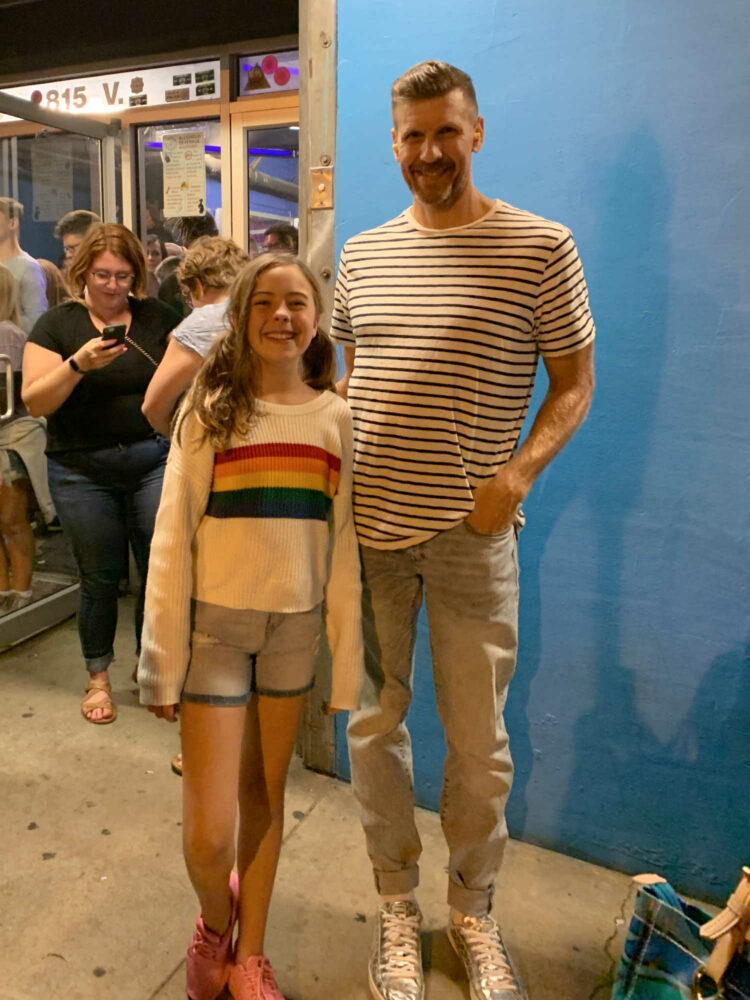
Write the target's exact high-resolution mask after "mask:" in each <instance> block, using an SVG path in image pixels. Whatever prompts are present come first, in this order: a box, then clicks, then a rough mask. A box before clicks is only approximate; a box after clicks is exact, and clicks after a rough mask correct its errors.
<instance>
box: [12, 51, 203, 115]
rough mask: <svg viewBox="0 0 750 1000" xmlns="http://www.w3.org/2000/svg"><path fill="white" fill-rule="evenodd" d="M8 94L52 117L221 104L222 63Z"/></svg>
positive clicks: (146, 71) (33, 85) (84, 80)
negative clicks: (62, 113) (45, 110)
mask: <svg viewBox="0 0 750 1000" xmlns="http://www.w3.org/2000/svg"><path fill="white" fill-rule="evenodd" d="M2 90H3V93H6V94H13V96H14V97H21V98H23V100H25V101H31V102H32V103H33V104H38V105H39V106H40V107H42V108H48V109H49V110H51V111H67V112H69V113H70V114H74V115H75V114H78V115H102V114H109V115H119V114H122V112H123V111H129V110H130V109H131V108H140V107H145V106H148V107H151V106H153V105H159V104H178V103H182V102H183V101H209V100H216V99H217V98H218V96H219V60H218V59H211V60H207V61H206V62H201V63H190V64H188V65H185V66H160V67H158V68H157V69H143V70H129V71H128V72H125V73H107V74H106V75H104V76H84V77H79V78H78V79H75V80H61V81H58V82H56V83H29V84H24V86H22V87H3V88H2ZM16 120H17V119H14V118H11V117H10V115H0V122H9V121H16Z"/></svg>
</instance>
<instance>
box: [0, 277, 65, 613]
mask: <svg viewBox="0 0 750 1000" xmlns="http://www.w3.org/2000/svg"><path fill="white" fill-rule="evenodd" d="M25 344H26V334H25V333H24V332H23V330H22V329H21V328H20V326H19V325H18V308H17V305H16V282H15V279H14V278H13V275H12V274H11V273H10V271H9V270H8V269H7V267H3V265H2V264H0V354H3V355H5V356H6V357H7V358H9V359H10V363H11V367H12V370H13V400H12V403H13V405H12V414H11V416H10V418H9V419H7V420H5V421H3V423H1V424H0V615H3V614H8V613H9V612H11V611H18V610H20V609H21V608H23V607H25V606H26V605H27V604H30V603H31V601H32V598H33V594H32V573H33V569H34V551H35V541H34V532H33V530H32V527H31V523H30V521H29V490H30V488H32V489H33V490H34V492H35V494H36V497H37V501H38V503H39V508H40V510H41V512H42V516H43V517H44V519H45V521H47V522H50V521H52V519H53V518H54V516H55V508H54V506H53V504H52V498H51V497H50V493H49V487H48V486H47V459H46V458H45V456H44V446H45V444H46V441H47V435H46V431H45V424H44V421H43V420H35V419H34V418H33V417H30V416H29V414H28V413H27V412H26V407H25V406H24V405H23V402H22V401H21V393H20V389H21V378H20V376H21V361H22V358H23V349H24V345H25ZM7 403H8V399H7V398H6V392H5V379H3V380H2V384H0V407H1V408H2V410H5V409H6V406H7Z"/></svg>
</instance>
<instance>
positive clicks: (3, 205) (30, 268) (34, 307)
mask: <svg viewBox="0 0 750 1000" xmlns="http://www.w3.org/2000/svg"><path fill="white" fill-rule="evenodd" d="M22 220H23V205H22V204H21V203H20V202H19V201H16V200H15V199H14V198H0V263H2V264H5V266H6V267H7V268H8V270H9V271H10V273H11V274H12V275H13V277H14V278H15V279H16V288H17V294H18V312H19V315H20V318H21V328H22V329H23V330H24V332H25V333H31V329H32V327H33V326H34V323H36V321H37V320H38V319H39V317H40V316H41V315H42V313H45V312H46V311H47V282H46V280H45V277H44V271H43V270H42V268H41V266H40V265H39V264H38V263H37V262H36V261H35V260H34V258H33V257H32V256H31V254H28V253H26V251H25V250H22V249H21V245H20V243H19V239H18V238H19V234H20V232H21V222H22Z"/></svg>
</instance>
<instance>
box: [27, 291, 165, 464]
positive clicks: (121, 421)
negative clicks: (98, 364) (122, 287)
mask: <svg viewBox="0 0 750 1000" xmlns="http://www.w3.org/2000/svg"><path fill="white" fill-rule="evenodd" d="M129 302H130V311H131V314H132V321H131V324H130V329H129V330H128V337H129V338H130V340H133V341H135V343H136V344H138V345H139V346H140V347H142V348H143V349H144V350H145V351H146V352H147V353H148V354H150V355H151V357H152V358H153V360H154V362H155V363H156V364H158V363H159V362H160V361H161V359H162V357H163V356H164V351H165V350H166V346H167V337H168V335H169V331H170V330H172V329H173V328H174V327H175V326H176V325H177V324H178V323H179V322H180V316H179V315H178V314H177V313H176V312H175V311H174V310H173V309H170V308H169V306H166V305H164V303H163V302H158V301H157V300H156V299H133V298H131V299H130V300H129ZM98 335H99V331H98V330H97V329H96V327H95V326H94V324H93V323H92V322H91V319H90V318H89V313H88V310H87V309H86V307H85V306H82V305H81V304H80V303H78V302H64V303H63V304H62V305H61V306H55V308H54V309H50V310H49V312H46V313H45V314H44V315H43V316H40V317H39V319H38V320H37V321H36V323H35V324H34V329H33V330H32V331H31V333H30V334H29V343H31V344H38V345H39V346H40V347H44V348H46V349H47V350H48V351H55V353H57V354H59V355H60V357H62V358H65V359H67V358H69V357H70V356H71V354H75V352H76V351H77V350H78V348H79V347H82V346H83V345H84V344H85V343H87V341H89V340H91V338H92V337H96V336H98ZM126 346H127V348H128V349H127V351H126V352H125V353H124V354H123V355H122V356H121V357H119V358H115V360H114V361H113V362H112V363H111V364H110V365H107V367H106V368H100V369H99V370H98V371H90V372H86V374H85V375H84V376H83V378H82V379H81V381H80V382H79V383H78V385H77V386H76V387H75V389H74V390H73V392H71V394H70V396H68V398H67V399H66V400H65V402H64V403H63V404H62V406H61V407H60V408H59V409H57V410H55V412H54V413H50V414H49V415H48V416H47V454H48V455H53V454H55V453H58V452H63V451H79V450H81V449H94V448H109V447H112V446H113V445H117V444H132V443H133V442H134V441H143V440H144V439H145V438H149V437H152V436H153V434H154V432H153V430H152V428H151V426H150V424H149V423H148V421H147V420H146V418H145V417H144V416H143V414H142V413H141V406H142V405H143V397H144V395H145V392H146V386H147V385H148V383H149V382H150V381H151V378H152V376H153V374H154V371H155V370H156V369H155V367H154V364H152V362H151V361H149V359H148V358H147V357H145V356H144V355H143V354H142V353H141V352H140V351H139V350H138V349H137V348H136V347H133V345H132V344H127V345H126Z"/></svg>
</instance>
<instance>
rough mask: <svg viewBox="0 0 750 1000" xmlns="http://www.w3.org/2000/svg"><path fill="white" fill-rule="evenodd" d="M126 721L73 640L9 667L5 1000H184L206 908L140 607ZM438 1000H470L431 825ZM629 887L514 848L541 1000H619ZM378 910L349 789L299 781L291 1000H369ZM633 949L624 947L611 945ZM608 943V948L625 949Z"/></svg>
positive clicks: (120, 672) (288, 867)
mask: <svg viewBox="0 0 750 1000" xmlns="http://www.w3.org/2000/svg"><path fill="white" fill-rule="evenodd" d="M122 618H123V620H124V621H123V624H122V626H121V628H120V630H119V634H118V644H117V654H118V659H117V662H116V663H115V665H114V666H113V668H112V677H113V688H114V691H115V700H116V703H117V706H118V713H119V714H118V719H117V721H116V722H115V723H114V724H113V725H110V726H93V725H90V724H87V723H86V722H85V721H84V719H83V718H82V716H81V714H80V708H79V706H80V700H81V697H82V695H83V687H84V682H85V674H84V670H83V665H82V661H81V659H80V655H79V650H78V638H77V634H76V630H75V625H74V622H72V621H70V622H66V623H64V624H63V625H60V626H58V627H57V628H56V629H54V630H52V631H50V632H48V633H46V634H45V635H42V636H40V637H38V638H36V639H33V640H30V641H29V642H26V643H24V644H23V645H21V646H19V647H16V648H15V649H13V650H10V651H9V652H7V653H5V654H3V656H2V657H1V658H0V679H1V683H2V691H3V698H2V712H1V718H2V727H1V728H0V752H2V760H3V767H2V778H1V779H0V801H1V802H2V811H1V812H0V836H1V837H2V845H3V850H2V861H0V868H1V869H2V878H1V879H0V913H1V914H2V917H1V918H0V970H2V971H0V1000H99V998H102V1000H103V998H105V997H106V998H107V1000H157V998H158V1000H178V998H179V1000H184V997H185V985H184V984H185V972H184V954H185V948H186V947H187V944H188V941H189V939H190V935H191V933H192V928H193V924H194V921H195V916H196V910H197V907H196V902H195V898H194V895H193V892H192V889H191V887H190V885H189V882H188V879H187V875H186V873H185V869H184V866H183V862H182V855H181V847H180V779H179V778H177V777H175V776H174V775H173V774H172V773H171V771H170V768H169V760H170V757H171V756H172V754H173V753H175V752H176V750H177V749H178V738H177V727H175V726H170V725H168V724H166V723H164V722H161V721H158V720H156V719H154V717H153V716H151V715H150V714H149V713H147V712H146V711H145V710H144V709H143V708H141V707H139V706H138V703H137V698H136V694H135V690H134V686H133V684H132V683H131V681H130V673H131V671H132V669H133V666H134V662H135V660H134V656H133V653H132V649H133V639H132V625H131V624H130V623H131V621H132V602H130V601H128V600H126V601H124V602H123V603H122ZM419 825H420V831H421V833H422V837H423V841H424V857H423V864H422V873H423V874H422V883H423V884H422V886H421V887H420V889H419V892H418V898H419V901H420V905H421V906H422V909H423V912H424V916H425V934H424V941H423V945H424V956H425V964H426V967H427V969H428V972H427V996H428V1000H462V998H463V1000H467V998H468V995H469V994H468V988H467V985H466V983H465V981H464V979H463V976H462V972H461V967H460V964H459V962H458V960H457V959H456V958H455V956H454V955H453V952H452V950H451V948H450V946H449V944H448V941H447V938H446V936H445V933H444V930H443V927H444V923H445V920H446V916H447V909H446V906H445V904H444V897H445V867H446V860H447V857H446V850H445V846H444V843H443V839H442V834H441V831H440V823H439V819H438V817H437V816H436V815H435V814H433V813H429V812H425V811H420V815H419ZM628 895H629V879H628V878H627V877H626V876H624V875H621V874H618V873H616V872H611V871H607V870H605V869H602V868H597V867H595V866H593V865H587V864H584V863H583V862H579V861H575V860H572V859H570V858H567V857H564V856H562V855H558V854H553V853H551V852H549V851H543V850H540V849H537V848H533V847H529V846H528V845H525V844H521V843H518V842H512V843H511V844H510V846H509V849H508V853H507V856H506V863H505V866H504V868H503V872H502V876H501V879H500V883H499V886H498V892H497V896H496V899H497V905H496V915H497V916H498V918H499V919H500V920H501V922H502V924H503V927H504V934H505V938H506V943H507V944H508V946H509V948H510V949H511V951H512V953H513V955H514V958H515V959H516V962H517V964H518V966H519V968H520V970H521V972H522V975H523V976H524V979H525V981H526V983H527V986H528V989H529V994H530V997H531V1000H606V998H607V997H608V996H609V987H608V975H609V973H610V971H611V968H612V961H611V957H610V956H611V955H616V954H618V952H619V948H620V942H621V938H622V931H623V924H622V910H623V906H624V905H625V904H626V900H627V897H628ZM375 907H376V897H375V893H374V889H373V886H372V879H371V875H370V871H369V864H368V860H367V856H366V854H365V850H364V843H363V837H362V834H361V831H360V828H359V823H358V820H357V816H356V810H355V806H354V801H353V799H352V795H351V790H350V788H349V786H348V785H346V784H345V783H342V782H340V781H337V780H335V779H333V778H328V777H324V776H322V775H319V774H314V773H312V772H310V771H306V770H305V769H304V768H303V767H302V765H301V763H300V761H299V760H295V761H294V763H293V765H292V770H291V774H290V780H289V791H288V798H287V825H286V834H285V844H284V850H283V852H282V856H281V864H280V868H279V875H278V880H277V885H276V891H275V895H274V900H273V904H272V909H271V915H270V926H269V933H268V939H267V953H268V955H269V957H270V959H271V962H272V963H273V965H274V967H275V968H276V971H277V974H278V979H279V983H280V985H281V987H282V989H283V991H284V993H285V996H286V997H288V998H289V1000H303V998H304V1000H332V998H340V1000H365V998H366V997H368V996H369V990H368V985H367V957H368V952H369V947H370V938H371V933H372V926H373V923H372V921H373V914H374V911H375ZM615 931H617V937H616V938H615V939H614V940H611V941H610V940H609V939H611V938H612V935H613V934H614V933H615ZM608 941H609V944H608Z"/></svg>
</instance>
